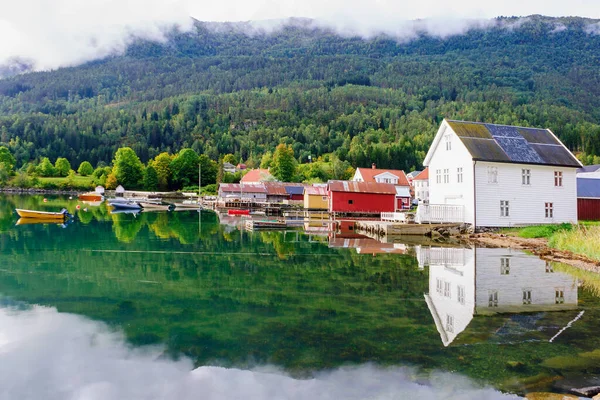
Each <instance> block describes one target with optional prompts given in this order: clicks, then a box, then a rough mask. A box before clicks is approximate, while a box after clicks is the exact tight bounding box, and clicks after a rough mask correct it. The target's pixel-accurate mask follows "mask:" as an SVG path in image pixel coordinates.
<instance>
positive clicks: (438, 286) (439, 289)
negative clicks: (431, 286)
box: [435, 278, 443, 295]
mask: <svg viewBox="0 0 600 400" xmlns="http://www.w3.org/2000/svg"><path fill="white" fill-rule="evenodd" d="M442 285H443V283H442V280H441V279H440V278H437V279H436V281H435V291H436V292H437V294H439V295H442V294H443V289H442Z"/></svg>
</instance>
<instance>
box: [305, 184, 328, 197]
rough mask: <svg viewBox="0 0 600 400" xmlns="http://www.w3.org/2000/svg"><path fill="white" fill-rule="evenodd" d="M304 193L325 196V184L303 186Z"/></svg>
mask: <svg viewBox="0 0 600 400" xmlns="http://www.w3.org/2000/svg"><path fill="white" fill-rule="evenodd" d="M304 193H305V194H308V195H309V196H313V195H316V196H327V188H326V187H325V186H307V187H305V188H304Z"/></svg>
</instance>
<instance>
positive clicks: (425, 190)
mask: <svg viewBox="0 0 600 400" xmlns="http://www.w3.org/2000/svg"><path fill="white" fill-rule="evenodd" d="M413 186H414V190H415V197H416V198H417V199H419V200H421V201H424V202H428V201H429V181H428V180H424V179H421V180H418V179H415V180H413Z"/></svg>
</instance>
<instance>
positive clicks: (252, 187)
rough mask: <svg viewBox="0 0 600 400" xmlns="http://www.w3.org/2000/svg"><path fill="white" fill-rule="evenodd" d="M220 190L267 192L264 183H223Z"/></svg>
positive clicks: (230, 191)
mask: <svg viewBox="0 0 600 400" xmlns="http://www.w3.org/2000/svg"><path fill="white" fill-rule="evenodd" d="M219 190H221V191H222V192H229V193H267V189H265V186H264V185H263V184H262V183H244V184H243V185H240V184H239V183H221V185H219Z"/></svg>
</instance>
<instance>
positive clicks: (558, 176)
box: [554, 171, 563, 186]
mask: <svg viewBox="0 0 600 400" xmlns="http://www.w3.org/2000/svg"><path fill="white" fill-rule="evenodd" d="M562 178H563V175H562V171H554V186H562V185H563V180H562Z"/></svg>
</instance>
